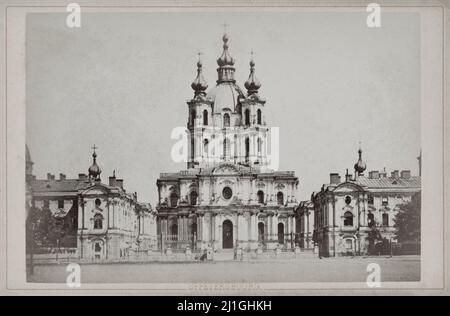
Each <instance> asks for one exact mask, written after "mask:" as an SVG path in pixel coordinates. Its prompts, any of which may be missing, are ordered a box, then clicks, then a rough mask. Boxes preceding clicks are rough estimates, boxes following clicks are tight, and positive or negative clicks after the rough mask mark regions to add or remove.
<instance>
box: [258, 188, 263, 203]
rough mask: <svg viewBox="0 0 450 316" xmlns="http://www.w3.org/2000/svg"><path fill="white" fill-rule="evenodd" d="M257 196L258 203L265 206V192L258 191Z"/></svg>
mask: <svg viewBox="0 0 450 316" xmlns="http://www.w3.org/2000/svg"><path fill="white" fill-rule="evenodd" d="M257 195H258V203H260V204H264V192H263V191H258V193H257Z"/></svg>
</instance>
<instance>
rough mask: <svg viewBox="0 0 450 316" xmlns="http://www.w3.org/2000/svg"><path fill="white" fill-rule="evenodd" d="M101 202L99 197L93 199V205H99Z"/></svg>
mask: <svg viewBox="0 0 450 316" xmlns="http://www.w3.org/2000/svg"><path fill="white" fill-rule="evenodd" d="M101 204H102V201H100V199H95V205H97V207H98V206H100V205H101Z"/></svg>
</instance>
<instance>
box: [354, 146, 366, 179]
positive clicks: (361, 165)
mask: <svg viewBox="0 0 450 316" xmlns="http://www.w3.org/2000/svg"><path fill="white" fill-rule="evenodd" d="M358 154H359V159H358V161H357V162H356V164H355V172H356V174H358V175H361V174H362V173H363V172H364V171H365V170H366V169H367V166H366V163H365V162H364V161H363V160H362V150H361V148H359V150H358Z"/></svg>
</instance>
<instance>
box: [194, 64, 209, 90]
mask: <svg viewBox="0 0 450 316" xmlns="http://www.w3.org/2000/svg"><path fill="white" fill-rule="evenodd" d="M202 67H203V64H202V62H201V60H200V59H199V60H198V62H197V77H196V78H195V80H194V82H192V84H191V87H192V89H193V90H194V91H195V95H199V94H201V95H205V90H206V89H207V88H208V84H207V83H206V81H205V78H203V74H202Z"/></svg>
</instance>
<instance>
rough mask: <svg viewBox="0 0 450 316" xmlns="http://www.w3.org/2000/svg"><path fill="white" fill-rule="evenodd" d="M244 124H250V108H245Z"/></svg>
mask: <svg viewBox="0 0 450 316" xmlns="http://www.w3.org/2000/svg"><path fill="white" fill-rule="evenodd" d="M245 125H250V110H249V109H247V110H245Z"/></svg>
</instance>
